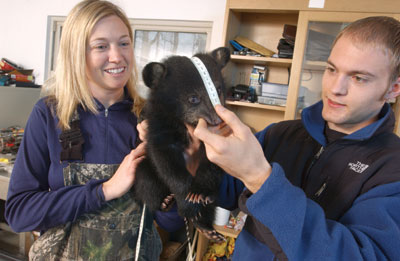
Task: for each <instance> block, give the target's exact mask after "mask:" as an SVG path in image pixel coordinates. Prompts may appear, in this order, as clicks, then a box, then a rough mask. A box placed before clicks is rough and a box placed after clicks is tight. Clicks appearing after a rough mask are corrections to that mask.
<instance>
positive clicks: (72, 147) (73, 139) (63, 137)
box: [59, 111, 85, 161]
mask: <svg viewBox="0 0 400 261" xmlns="http://www.w3.org/2000/svg"><path fill="white" fill-rule="evenodd" d="M70 126H71V129H69V130H63V131H62V132H61V134H60V136H59V141H60V143H61V155H60V161H65V160H83V155H82V146H83V143H85V141H84V139H83V136H82V132H81V129H80V120H79V114H78V112H77V111H75V112H74V114H73V115H72V119H71V122H70Z"/></svg>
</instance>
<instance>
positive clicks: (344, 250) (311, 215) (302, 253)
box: [220, 103, 400, 260]
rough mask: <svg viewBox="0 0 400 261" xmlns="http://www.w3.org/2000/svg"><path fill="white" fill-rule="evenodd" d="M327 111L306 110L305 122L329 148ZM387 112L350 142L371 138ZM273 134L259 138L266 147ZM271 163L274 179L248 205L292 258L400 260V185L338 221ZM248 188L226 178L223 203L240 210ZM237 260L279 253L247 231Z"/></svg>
mask: <svg viewBox="0 0 400 261" xmlns="http://www.w3.org/2000/svg"><path fill="white" fill-rule="evenodd" d="M386 106H387V105H386ZM387 107H388V106H387ZM321 110H322V104H321V103H317V104H315V105H313V106H311V107H309V108H306V109H304V110H303V115H302V122H303V125H304V126H306V129H307V130H308V132H309V133H310V135H311V136H312V137H313V138H314V139H315V140H317V141H318V142H320V144H321V145H325V144H324V143H325V138H324V134H323V130H324V126H323V125H324V124H325V123H324V121H323V119H322V117H321ZM386 111H387V113H386V114H385V115H383V116H382V117H381V118H380V119H379V120H378V121H377V122H375V123H373V124H371V125H369V126H367V127H365V128H364V129H362V130H359V131H357V132H356V133H353V134H351V135H348V136H347V137H345V138H347V139H360V140H362V139H366V138H369V137H370V136H372V135H373V133H374V132H375V131H376V129H378V128H379V126H380V125H382V124H383V123H384V122H385V121H386V120H387V118H388V114H389V113H391V112H390V109H388V110H386ZM267 131H268V127H267V128H266V129H264V130H263V131H262V132H260V133H258V134H257V135H256V136H257V138H258V139H259V141H260V143H261V144H263V142H264V140H263V138H264V136H265V133H266V132H267ZM383 149H384V148H383ZM271 164H272V173H271V176H270V177H269V178H268V179H267V180H266V181H265V183H264V184H263V185H262V187H261V188H260V189H259V190H258V191H257V192H256V193H255V194H253V195H251V196H250V197H249V198H248V199H247V201H246V207H247V209H248V211H249V212H250V214H251V215H252V216H253V217H254V218H256V219H257V220H258V221H259V222H261V223H262V224H263V225H264V226H266V227H267V228H268V229H269V230H270V231H271V232H272V234H273V235H274V237H275V238H276V240H277V241H278V243H279V245H280V246H281V248H282V250H283V251H284V253H285V254H286V256H287V258H288V259H289V260H396V259H398V258H399V257H400V182H391V183H389V184H384V185H379V186H376V187H374V188H372V189H370V190H369V191H367V192H366V193H363V194H361V195H360V196H358V197H357V198H356V200H355V201H354V202H353V204H352V206H351V207H350V208H349V209H348V210H347V211H346V212H345V213H344V215H342V216H341V217H340V218H339V219H338V220H330V219H327V218H326V216H325V213H324V210H323V209H322V208H321V206H320V205H318V204H317V203H316V202H314V201H313V200H311V199H309V198H307V197H306V195H305V193H304V191H303V190H302V189H301V188H299V187H296V186H294V185H292V184H291V183H290V182H289V181H288V179H287V178H286V175H285V172H284V170H283V169H282V167H281V166H280V165H279V164H277V163H274V162H272V163H271ZM399 171H400V168H399ZM242 186H243V184H241V182H239V181H237V180H235V179H233V178H232V177H230V176H225V179H224V182H223V184H222V187H221V200H220V203H221V205H223V206H225V207H235V206H236V205H235V204H236V199H237V197H238V195H239V194H240V192H241V187H242ZM233 260H274V255H273V253H272V252H271V250H270V249H269V248H268V247H267V246H266V245H264V244H262V243H261V242H260V241H258V240H257V239H256V238H255V237H254V236H253V235H252V234H250V233H249V232H248V231H247V230H243V231H242V232H241V233H240V234H239V237H238V239H237V241H236V244H235V250H234V257H233Z"/></svg>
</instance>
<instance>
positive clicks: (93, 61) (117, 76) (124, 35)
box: [86, 15, 133, 98]
mask: <svg viewBox="0 0 400 261" xmlns="http://www.w3.org/2000/svg"><path fill="white" fill-rule="evenodd" d="M132 66H133V48H132V41H131V39H130V36H129V31H128V28H127V27H126V25H125V24H124V23H123V22H122V20H121V19H120V18H119V17H118V16H115V15H112V16H108V17H105V18H103V19H101V20H100V21H98V22H97V24H96V25H95V26H94V28H93V31H92V33H91V35H90V37H89V42H88V45H87V49H86V76H87V81H88V85H89V88H90V90H91V92H92V94H93V96H94V97H96V98H104V97H105V95H113V94H115V95H118V94H119V95H122V93H123V87H124V86H125V85H126V83H127V81H128V79H129V77H130V75H131V72H132Z"/></svg>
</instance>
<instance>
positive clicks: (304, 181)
mask: <svg viewBox="0 0 400 261" xmlns="http://www.w3.org/2000/svg"><path fill="white" fill-rule="evenodd" d="M322 152H324V146H321V148H320V149H319V151H318V152H317V153H316V154H315V155H314V158H313V160H312V161H311V163H310V166H308V169H307V172H306V176H305V177H304V180H303V184H302V188H303V189H304V190H305V189H306V184H307V179H308V176H309V174H310V171H311V169H312V167H313V166H314V164H315V162H316V161H317V160H318V159H319V157H320V156H321V154H322Z"/></svg>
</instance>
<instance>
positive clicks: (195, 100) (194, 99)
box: [189, 95, 200, 104]
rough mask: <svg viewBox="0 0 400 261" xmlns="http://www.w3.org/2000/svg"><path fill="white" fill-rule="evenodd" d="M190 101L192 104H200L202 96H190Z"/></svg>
mask: <svg viewBox="0 0 400 261" xmlns="http://www.w3.org/2000/svg"><path fill="white" fill-rule="evenodd" d="M189 102H190V103H192V104H199V103H200V98H199V97H197V96H196V95H193V96H190V97H189Z"/></svg>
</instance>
